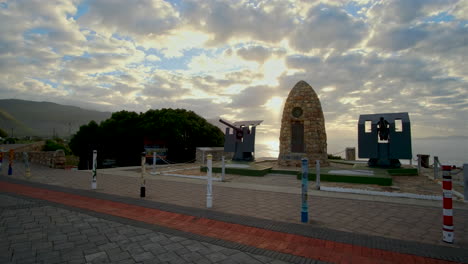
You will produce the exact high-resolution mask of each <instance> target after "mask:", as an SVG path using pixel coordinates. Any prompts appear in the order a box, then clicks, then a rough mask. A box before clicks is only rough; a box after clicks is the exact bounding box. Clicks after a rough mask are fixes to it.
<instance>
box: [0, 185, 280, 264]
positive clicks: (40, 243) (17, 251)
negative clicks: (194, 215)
mask: <svg viewBox="0 0 468 264" xmlns="http://www.w3.org/2000/svg"><path fill="white" fill-rule="evenodd" d="M0 215H1V218H0V233H1V234H2V235H1V236H0V263H70V264H72V263H119V264H120V263H122V264H123V263H200V264H201V263H255V264H256V263H259V264H260V263H271V264H281V263H287V262H283V261H280V260H278V259H275V258H271V257H266V256H263V255H258V254H252V253H248V252H242V251H241V250H239V249H235V247H222V246H219V245H216V244H213V243H209V242H206V241H209V239H206V238H203V237H196V236H188V237H194V238H188V237H187V235H186V234H184V233H181V232H177V231H174V230H169V229H164V228H158V227H153V226H149V228H148V225H147V226H145V225H142V224H139V223H138V222H135V221H133V222H132V221H125V220H123V219H119V218H116V217H109V216H103V215H97V214H93V213H90V212H89V211H80V210H77V209H76V208H67V207H63V206H57V205H56V204H53V203H49V202H44V201H42V200H37V199H31V198H26V197H21V196H18V195H12V194H11V193H2V192H0Z"/></svg>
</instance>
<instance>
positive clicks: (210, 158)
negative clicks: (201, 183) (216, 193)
mask: <svg viewBox="0 0 468 264" xmlns="http://www.w3.org/2000/svg"><path fill="white" fill-rule="evenodd" d="M206 163H207V172H208V175H207V180H208V185H207V186H206V208H211V207H213V186H212V185H213V174H212V168H213V156H212V155H211V154H208V156H207V157H206Z"/></svg>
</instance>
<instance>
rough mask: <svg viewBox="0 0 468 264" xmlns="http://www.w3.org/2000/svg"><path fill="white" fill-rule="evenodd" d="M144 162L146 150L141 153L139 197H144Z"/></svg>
mask: <svg viewBox="0 0 468 264" xmlns="http://www.w3.org/2000/svg"><path fill="white" fill-rule="evenodd" d="M145 164H146V152H142V153H141V182H140V183H141V186H140V197H142V198H143V197H146V180H145V173H146V169H145Z"/></svg>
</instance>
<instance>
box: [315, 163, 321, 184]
mask: <svg viewBox="0 0 468 264" xmlns="http://www.w3.org/2000/svg"><path fill="white" fill-rule="evenodd" d="M315 174H316V177H315V184H316V188H317V190H320V160H316V161H315Z"/></svg>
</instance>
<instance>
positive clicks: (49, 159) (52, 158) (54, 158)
mask: <svg viewBox="0 0 468 264" xmlns="http://www.w3.org/2000/svg"><path fill="white" fill-rule="evenodd" d="M23 152H24V151H21V152H18V151H15V152H14V155H15V157H14V162H15V163H21V164H23V163H24V158H23ZM26 152H27V153H28V160H29V162H30V163H35V164H40V165H44V166H49V167H51V168H58V169H63V168H65V162H66V158H65V153H63V151H62V153H60V151H26ZM8 160H9V153H8V152H3V163H4V164H8V162H9V161H8Z"/></svg>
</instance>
